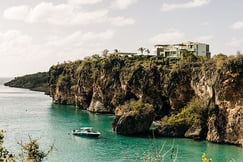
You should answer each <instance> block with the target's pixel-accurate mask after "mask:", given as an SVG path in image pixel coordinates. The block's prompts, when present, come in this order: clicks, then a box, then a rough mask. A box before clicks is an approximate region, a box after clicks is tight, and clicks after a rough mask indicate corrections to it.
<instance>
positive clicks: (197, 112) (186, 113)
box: [161, 98, 207, 125]
mask: <svg viewBox="0 0 243 162" xmlns="http://www.w3.org/2000/svg"><path fill="white" fill-rule="evenodd" d="M206 108H207V105H206V102H204V101H203V100H201V99H199V98H193V99H192V100H191V101H190V102H188V104H187V105H186V106H185V107H184V108H182V110H181V111H180V112H179V113H175V114H171V115H170V116H169V117H168V116H165V117H163V118H162V119H161V120H162V124H166V125H180V124H185V125H192V124H205V123H206V121H205V120H206V119H207V117H206V116H205V112H206Z"/></svg>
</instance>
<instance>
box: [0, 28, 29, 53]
mask: <svg viewBox="0 0 243 162" xmlns="http://www.w3.org/2000/svg"><path fill="white" fill-rule="evenodd" d="M31 45H32V38H31V37H30V36H28V35H24V34H22V33H21V32H19V31H17V30H9V31H7V32H5V33H0V53H1V54H2V55H24V54H25V53H28V52H27V51H29V49H30V48H31Z"/></svg>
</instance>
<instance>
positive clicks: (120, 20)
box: [109, 16, 135, 26]
mask: <svg viewBox="0 0 243 162" xmlns="http://www.w3.org/2000/svg"><path fill="white" fill-rule="evenodd" d="M109 21H110V23H111V24H113V25H117V26H124V25H131V24H134V23H135V20H134V19H133V18H125V17H121V16H120V17H114V18H110V19H109Z"/></svg>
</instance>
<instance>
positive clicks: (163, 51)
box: [154, 42, 211, 58]
mask: <svg viewBox="0 0 243 162" xmlns="http://www.w3.org/2000/svg"><path fill="white" fill-rule="evenodd" d="M154 47H155V53H156V54H157V55H158V56H163V57H168V58H179V57H181V56H182V54H183V52H182V51H183V50H187V51H189V52H192V53H193V54H194V55H195V56H207V57H210V56H211V53H210V51H209V45H208V44H205V43H197V42H185V43H181V44H172V45H165V44H164V45H155V46H154Z"/></svg>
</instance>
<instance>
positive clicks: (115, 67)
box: [49, 55, 243, 146]
mask: <svg viewBox="0 0 243 162" xmlns="http://www.w3.org/2000/svg"><path fill="white" fill-rule="evenodd" d="M49 87H50V96H51V97H52V98H53V102H54V103H58V104H70V105H75V106H77V107H79V108H81V109H84V110H88V111H91V112H98V113H112V114H115V119H114V121H113V123H112V127H113V130H114V131H115V132H117V133H119V134H123V135H143V134H146V133H148V132H149V130H150V128H151V125H152V126H154V129H153V134H154V135H155V136H159V137H185V138H192V139H195V140H207V141H211V142H216V143H228V144H234V145H238V146H243V127H242V125H243V56H242V55H239V56H230V57H226V56H222V55H219V56H216V57H214V58H211V59H206V58H196V57H188V58H183V59H181V60H180V61H178V62H176V63H171V62H169V61H168V60H166V59H164V58H153V57H149V56H134V57H122V56H117V55H112V56H109V57H105V58H104V57H97V56H96V57H90V58H87V59H85V60H78V61H75V62H68V63H63V64H58V65H54V66H52V67H51V68H50V70H49ZM152 123H153V124H152Z"/></svg>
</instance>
